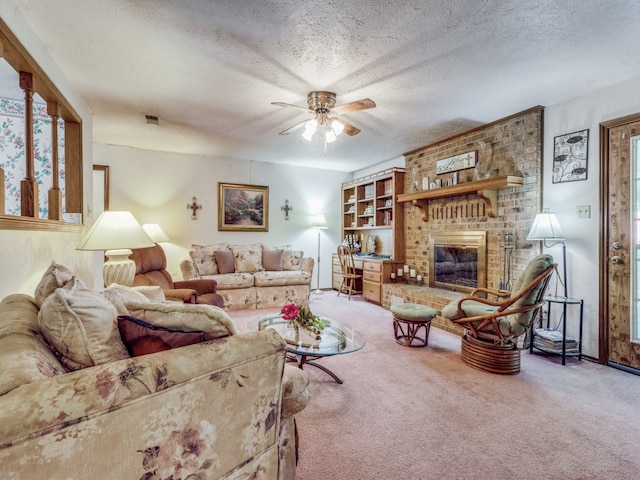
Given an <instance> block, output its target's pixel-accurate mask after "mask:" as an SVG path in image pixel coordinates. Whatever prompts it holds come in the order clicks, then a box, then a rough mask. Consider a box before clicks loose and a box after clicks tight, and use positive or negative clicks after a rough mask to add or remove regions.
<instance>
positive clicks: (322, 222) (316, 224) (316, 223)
mask: <svg viewBox="0 0 640 480" xmlns="http://www.w3.org/2000/svg"><path fill="white" fill-rule="evenodd" d="M310 228H317V229H325V228H328V227H327V220H326V219H325V218H324V215H322V214H319V215H314V216H313V219H312V220H311V226H310Z"/></svg>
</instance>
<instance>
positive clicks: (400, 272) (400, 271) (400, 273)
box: [398, 268, 402, 277]
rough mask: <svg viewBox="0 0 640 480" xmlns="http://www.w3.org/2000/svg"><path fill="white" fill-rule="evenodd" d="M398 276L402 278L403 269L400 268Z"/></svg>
mask: <svg viewBox="0 0 640 480" xmlns="http://www.w3.org/2000/svg"><path fill="white" fill-rule="evenodd" d="M398 276H399V277H401V276H402V269H401V268H399V269H398Z"/></svg>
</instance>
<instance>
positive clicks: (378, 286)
mask: <svg viewBox="0 0 640 480" xmlns="http://www.w3.org/2000/svg"><path fill="white" fill-rule="evenodd" d="M331 263H332V279H331V285H332V287H333V289H334V290H338V289H339V288H340V283H342V270H341V269H340V259H339V258H338V255H337V254H334V255H333V256H332V261H331ZM354 264H355V267H356V270H358V272H359V273H362V277H363V278H362V284H361V285H360V284H358V285H357V286H356V288H357V289H358V290H361V291H362V295H363V296H364V298H365V299H366V300H368V301H370V302H373V303H377V304H378V305H382V284H383V283H385V282H387V283H388V282H390V281H391V273H392V272H395V271H396V270H397V269H398V268H402V266H403V265H404V263H403V262H402V261H396V260H391V259H382V258H358V257H357V256H354Z"/></svg>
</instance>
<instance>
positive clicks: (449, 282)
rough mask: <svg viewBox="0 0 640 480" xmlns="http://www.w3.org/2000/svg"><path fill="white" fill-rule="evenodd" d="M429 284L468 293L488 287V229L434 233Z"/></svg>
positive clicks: (431, 238)
mask: <svg viewBox="0 0 640 480" xmlns="http://www.w3.org/2000/svg"><path fill="white" fill-rule="evenodd" d="M429 286H430V287H436V288H445V289H447V290H455V291H465V292H470V291H471V290H473V289H474V288H478V287H486V286H487V282H486V232H484V231H462V232H436V233H432V234H431V235H430V236H429Z"/></svg>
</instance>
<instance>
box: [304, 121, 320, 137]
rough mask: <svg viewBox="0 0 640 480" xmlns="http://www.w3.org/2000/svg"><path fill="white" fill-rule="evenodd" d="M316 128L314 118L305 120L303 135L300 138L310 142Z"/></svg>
mask: <svg viewBox="0 0 640 480" xmlns="http://www.w3.org/2000/svg"><path fill="white" fill-rule="evenodd" d="M317 128H318V121H317V120H316V119H315V118H312V119H311V120H307V123H305V126H304V133H303V134H302V138H304V139H305V140H307V141H309V142H310V141H311V139H312V138H313V134H314V133H316V129H317Z"/></svg>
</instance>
